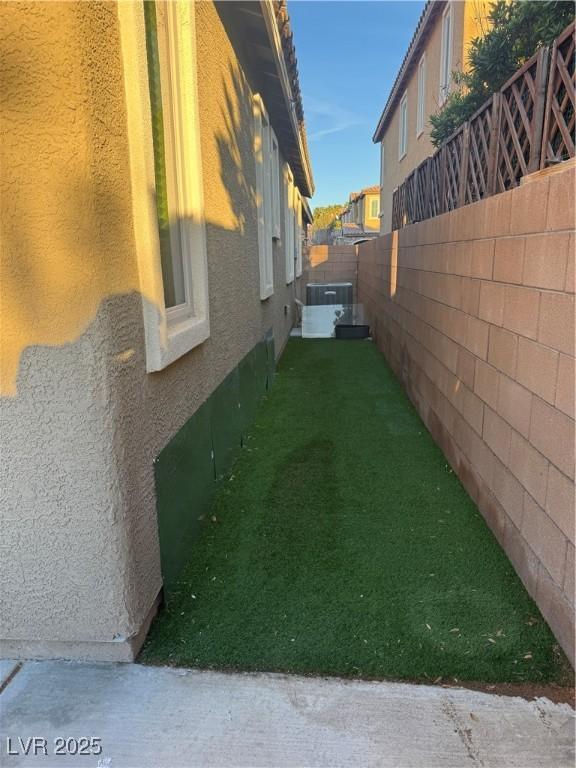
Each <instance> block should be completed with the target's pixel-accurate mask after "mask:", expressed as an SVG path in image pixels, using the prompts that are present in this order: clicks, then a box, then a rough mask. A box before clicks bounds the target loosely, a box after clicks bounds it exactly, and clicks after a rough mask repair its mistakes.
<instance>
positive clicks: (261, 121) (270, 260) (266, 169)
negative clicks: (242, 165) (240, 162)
mask: <svg viewBox="0 0 576 768" xmlns="http://www.w3.org/2000/svg"><path fill="white" fill-rule="evenodd" d="M253 109H254V158H255V162H256V208H257V217H258V262H259V266H260V299H261V300H262V301H265V300H266V299H268V298H270V296H272V294H273V293H274V249H273V243H272V237H273V226H272V217H273V202H272V199H273V194H272V186H273V183H272V168H271V162H270V161H271V156H272V144H271V127H270V120H269V118H268V113H267V112H266V108H265V107H264V102H263V101H262V97H261V96H260V95H259V94H256V95H255V96H254V102H253Z"/></svg>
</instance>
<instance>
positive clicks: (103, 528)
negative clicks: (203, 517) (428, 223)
mask: <svg viewBox="0 0 576 768" xmlns="http://www.w3.org/2000/svg"><path fill="white" fill-rule="evenodd" d="M195 7H196V34H197V55H198V62H197V63H198V72H199V73H201V76H200V77H199V78H198V79H199V82H198V88H199V103H200V120H201V126H200V128H201V148H202V165H203V176H204V199H205V217H206V222H207V251H208V280H209V294H210V324H211V335H210V338H209V339H208V340H207V341H206V342H204V343H203V344H201V345H200V346H198V347H196V348H195V349H194V350H192V351H191V352H190V353H188V354H187V355H185V356H183V357H182V358H180V359H179V360H177V361H176V362H175V363H173V364H172V365H170V366H169V367H168V368H166V369H165V370H164V371H162V372H159V373H155V374H147V373H146V367H145V364H146V361H145V339H144V328H143V313H142V302H143V301H147V299H146V298H143V297H142V296H141V295H140V279H139V273H138V261H137V254H136V246H135V241H134V234H133V218H132V210H133V202H134V201H133V200H132V199H131V193H130V189H131V186H130V165H129V152H128V141H127V131H126V108H125V95H124V89H125V82H124V74H123V60H122V51H121V44H120V30H119V21H118V13H117V7H116V4H115V3H82V2H78V3H63V4H56V3H29V4H24V3H22V4H21V3H13V2H10V3H6V4H4V5H2V6H1V14H2V20H1V23H0V30H1V31H0V46H1V54H2V60H3V62H4V64H3V69H2V75H1V76H2V80H3V83H2V93H3V102H2V136H1V139H2V144H1V146H2V148H1V150H0V151H1V158H0V159H1V161H2V167H3V176H2V181H1V184H2V188H1V191H2V196H1V204H2V222H3V234H2V238H3V249H2V252H3V263H2V290H3V293H2V334H3V343H2V369H1V370H2V389H3V393H4V397H3V399H2V432H3V441H2V442H3V457H4V461H3V470H4V471H3V485H4V488H3V491H2V493H3V499H4V505H3V509H4V512H5V514H6V519H5V521H4V523H3V532H4V537H3V543H4V547H5V551H4V555H3V558H2V563H3V584H4V585H5V587H4V590H3V594H2V601H3V604H2V613H1V614H0V624H1V626H2V629H3V636H4V638H5V639H7V640H9V641H11V642H10V646H9V648H10V652H11V653H13V654H18V653H19V652H21V653H22V654H25V653H26V652H27V651H26V648H30V647H36V648H37V647H38V644H39V643H42V644H43V647H44V648H45V649H46V653H45V655H51V650H50V649H51V647H53V648H54V649H56V650H54V652H53V654H52V655H64V656H70V657H74V656H76V657H86V656H88V657H90V655H91V653H92V652H91V651H90V650H89V649H90V648H91V647H93V646H94V647H95V644H105V645H104V646H101V645H98V651H97V652H96V651H94V652H93V653H92V656H93V657H95V658H99V659H103V658H110V659H114V658H120V657H122V654H123V653H124V655H126V653H125V651H120V650H117V648H118V647H119V646H122V645H123V644H124V641H125V640H126V639H127V638H130V637H133V636H135V635H136V634H137V633H138V631H139V630H140V628H141V627H142V625H143V622H144V621H145V618H146V616H147V615H148V614H149V611H150V609H151V606H152V605H153V603H154V601H155V599H156V597H157V595H158V592H159V590H160V587H161V583H162V581H161V573H160V559H159V545H158V533H157V519H156V497H155V489H154V471H153V462H154V460H155V458H156V457H157V456H158V454H159V452H160V451H161V449H162V448H163V447H164V446H165V445H166V444H167V443H168V441H169V440H170V439H171V437H172V436H173V435H174V434H175V433H176V432H177V431H178V430H179V429H180V427H182V425H183V424H184V423H185V422H186V421H187V420H188V419H189V418H190V416H191V415H192V414H193V413H194V411H195V410H196V409H197V408H198V407H199V405H200V404H201V403H202V402H203V401H204V400H205V399H206V398H207V397H208V395H209V394H210V393H211V392H212V391H213V389H214V388H215V387H216V386H217V384H218V383H219V382H220V381H221V380H222V379H223V378H224V377H225V375H226V374H227V373H228V372H229V371H230V370H232V369H233V368H234V367H235V366H236V365H237V364H238V362H239V360H240V359H241V358H242V357H243V356H244V355H245V354H246V353H247V352H248V351H249V350H250V349H251V348H252V347H253V346H254V345H255V344H256V343H257V341H259V340H260V338H261V337H262V335H263V334H264V333H265V332H266V331H267V330H268V329H269V328H270V327H272V328H273V329H274V335H275V340H276V348H277V350H281V349H282V347H283V345H284V342H285V340H286V338H287V335H288V332H289V329H290V326H291V322H292V313H293V308H292V299H293V295H294V292H295V291H296V290H297V286H296V285H295V284H292V285H289V286H286V284H285V280H284V277H283V275H284V269H285V267H284V264H285V261H284V253H283V250H282V247H281V245H280V244H278V245H277V246H276V250H275V264H274V267H275V293H274V296H273V297H271V298H270V299H269V300H267V301H266V302H261V301H260V299H259V283H258V280H259V277H258V274H259V273H258V247H257V224H256V216H255V208H254V194H255V193H254V188H255V165H254V156H253V151H252V148H253V132H252V103H251V90H250V87H249V85H248V81H247V79H246V77H245V74H244V72H243V69H242V67H241V66H240V63H239V61H238V58H237V56H236V54H235V51H234V49H233V47H232V44H231V42H230V39H229V37H228V35H227V33H226V30H225V28H224V25H223V23H222V20H221V19H220V17H219V15H218V13H217V11H216V9H215V7H214V5H213V4H212V3H211V2H206V3H197V4H196V6H195ZM215 51H218V55H215ZM126 87H127V86H126ZM285 305H288V308H289V309H288V312H287V313H285V308H284V307H285ZM51 644H52V646H51ZM106 644H107V645H106ZM107 648H108V649H109V650H107ZM86 649H88V650H86Z"/></svg>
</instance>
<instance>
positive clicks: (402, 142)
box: [398, 91, 408, 160]
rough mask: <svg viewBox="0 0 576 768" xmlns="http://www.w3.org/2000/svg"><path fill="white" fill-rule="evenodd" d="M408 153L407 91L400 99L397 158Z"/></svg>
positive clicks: (399, 158) (400, 158)
mask: <svg viewBox="0 0 576 768" xmlns="http://www.w3.org/2000/svg"><path fill="white" fill-rule="evenodd" d="M407 153H408V91H404V95H403V96H402V98H401V99H400V113H399V120H398V160H402V158H404V157H406V155H407Z"/></svg>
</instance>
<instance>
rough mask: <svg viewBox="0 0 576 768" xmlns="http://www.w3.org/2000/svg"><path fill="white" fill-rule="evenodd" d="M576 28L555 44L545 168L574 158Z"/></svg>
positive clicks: (544, 139)
mask: <svg viewBox="0 0 576 768" xmlns="http://www.w3.org/2000/svg"><path fill="white" fill-rule="evenodd" d="M574 63H575V25H574V24H571V25H570V26H569V27H567V28H566V29H565V30H564V32H563V33H562V34H561V35H560V36H559V37H558V38H557V39H556V41H555V42H554V47H553V49H552V59H551V62H550V75H549V78H548V93H547V98H546V115H545V118H544V135H543V137H542V155H541V159H540V166H541V168H545V167H546V165H550V164H551V163H559V162H561V161H562V160H569V159H570V158H571V157H574V144H575V143H576V138H575V132H574V121H575V107H576V105H575V89H576V72H575V66H574Z"/></svg>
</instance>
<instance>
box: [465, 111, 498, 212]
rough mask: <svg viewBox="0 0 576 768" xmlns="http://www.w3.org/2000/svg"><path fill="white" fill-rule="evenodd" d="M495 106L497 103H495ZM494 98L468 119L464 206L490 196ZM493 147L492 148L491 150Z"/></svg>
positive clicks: (493, 138)
mask: <svg viewBox="0 0 576 768" xmlns="http://www.w3.org/2000/svg"><path fill="white" fill-rule="evenodd" d="M496 104H497V102H496ZM494 109H495V100H494V97H492V98H491V99H489V100H488V101H487V102H486V104H484V105H483V106H482V107H481V108H480V109H479V110H478V112H476V114H475V115H474V116H473V117H471V118H470V127H469V139H468V140H469V149H468V152H469V154H468V167H467V172H466V187H465V191H464V204H465V205H467V204H468V203H475V202H476V201H477V200H483V199H484V198H485V197H487V196H488V194H490V192H489V189H490V186H489V181H490V179H489V176H490V173H491V172H492V170H493V169H492V153H491V151H490V150H491V147H492V145H493V143H494V141H495V137H494V136H493V128H494ZM494 149H495V147H493V150H494Z"/></svg>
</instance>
